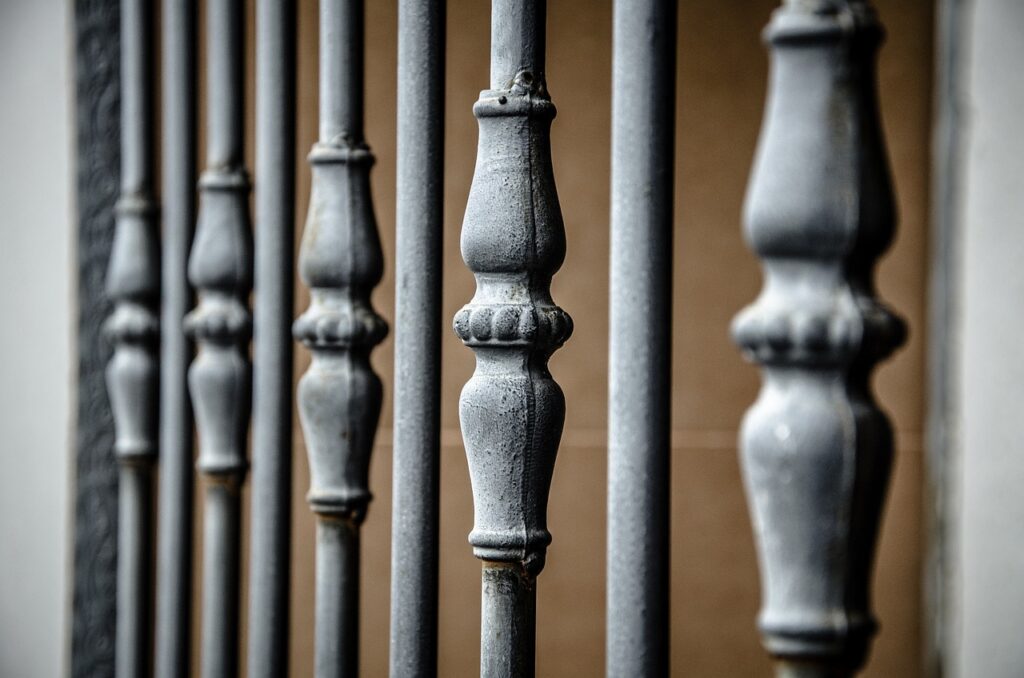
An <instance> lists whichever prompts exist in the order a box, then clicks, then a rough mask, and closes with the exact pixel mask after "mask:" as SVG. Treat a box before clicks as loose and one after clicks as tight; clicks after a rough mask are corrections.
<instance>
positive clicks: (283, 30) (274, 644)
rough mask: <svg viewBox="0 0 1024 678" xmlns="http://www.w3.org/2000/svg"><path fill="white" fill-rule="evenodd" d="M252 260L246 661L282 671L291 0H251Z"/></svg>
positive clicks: (265, 675)
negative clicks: (253, 114)
mask: <svg viewBox="0 0 1024 678" xmlns="http://www.w3.org/2000/svg"><path fill="white" fill-rule="evenodd" d="M256 185H257V186H259V190H258V191H257V192H256V220H255V228H256V242H255V245H256V261H255V264H256V268H255V290H256V294H255V302H254V304H255V306H254V309H253V360H254V371H253V427H252V515H251V530H250V532H251V540H252V541H251V551H250V559H249V563H250V564H249V568H250V575H249V618H248V641H249V646H248V662H247V665H248V667H249V675H250V676H251V677H252V678H273V677H276V676H285V675H287V673H288V591H289V584H290V576H289V575H290V567H289V562H290V558H289V551H290V545H291V544H290V541H291V482H292V473H291V470H292V454H291V451H292V398H291V393H292V340H291V322H292V313H293V294H294V284H293V282H292V281H293V277H294V265H293V263H292V262H293V257H294V249H295V245H294V243H295V3H294V1H293V0H258V2H257V3H256Z"/></svg>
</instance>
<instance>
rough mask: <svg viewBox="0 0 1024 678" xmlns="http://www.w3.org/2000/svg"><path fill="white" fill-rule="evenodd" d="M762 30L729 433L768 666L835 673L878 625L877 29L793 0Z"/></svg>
mask: <svg viewBox="0 0 1024 678" xmlns="http://www.w3.org/2000/svg"><path fill="white" fill-rule="evenodd" d="M766 38H767V40H768V43H769V44H770V46H771V51H772V69H771V77H770V83H769V95H768V96H769V98H768V105H767V108H766V113H765V121H764V127H763V129H762V132H761V141H760V145H759V148H758V152H757V157H756V159H755V163H754V170H753V174H752V177H751V181H750V188H749V192H748V195H747V204H746V215H745V222H746V224H745V230H746V236H747V240H748V242H749V243H750V245H751V247H752V248H753V249H754V251H755V252H757V254H758V256H759V257H760V258H761V260H762V262H763V266H764V274H765V286H764V289H763V290H762V292H761V295H760V297H759V298H758V299H757V301H756V302H755V303H754V304H753V305H752V306H750V307H749V308H747V309H746V310H744V311H743V312H742V313H741V314H740V315H739V316H738V317H737V319H736V321H735V323H734V325H733V335H734V337H735V339H736V341H737V343H738V344H739V345H740V346H741V347H742V348H743V351H744V353H745V354H746V356H747V357H748V358H749V359H750V360H752V361H755V362H757V363H760V365H761V366H762V377H763V386H762V389H761V394H760V396H759V397H758V399H757V402H756V403H755V404H754V405H753V407H751V408H750V410H749V411H748V412H747V415H746V418H745V419H744V422H743V431H742V435H741V448H742V462H743V471H744V476H745V481H746V488H747V495H748V498H749V501H750V507H751V514H752V517H753V523H754V533H755V535H756V537H757V546H758V554H759V558H760V563H761V575H762V608H761V615H760V624H759V625H760V628H761V633H762V635H763V639H764V644H765V647H766V648H767V650H768V651H769V652H770V653H771V654H772V655H773V656H774V657H775V658H776V659H777V660H778V662H779V664H778V666H779V673H778V675H780V676H785V677H787V678H796V677H799V678H825V677H828V678H836V677H839V678H842V677H845V676H852V675H853V674H854V673H855V672H856V671H857V670H859V669H860V667H861V666H862V665H863V664H864V662H865V660H866V658H867V653H868V647H869V645H870V640H871V636H872V635H873V634H874V632H875V627H876V624H875V619H874V616H873V614H872V612H871V601H870V594H869V587H870V582H871V570H872V566H873V562H874V553H875V542H876V537H877V533H878V527H879V520H880V515H881V509H882V502H883V499H884V496H885V491H886V487H887V484H888V480H889V469H890V465H891V461H892V444H893V443H892V429H891V427H890V425H889V421H888V419H887V418H886V416H885V414H884V413H883V412H882V411H881V410H880V409H879V407H878V405H877V404H876V403H875V401H874V397H873V395H872V393H871V387H870V379H871V373H872V371H873V369H874V366H875V365H876V364H877V363H878V362H879V361H880V360H882V359H884V358H886V357H887V356H888V355H889V354H890V353H891V352H892V351H893V350H894V349H895V348H896V347H897V346H899V345H900V344H901V343H902V342H903V340H904V335H905V328H904V325H903V322H902V321H901V320H900V319H899V318H897V317H896V316H895V315H893V314H892V312H890V311H889V310H888V309H887V308H886V307H885V306H884V305H883V304H882V303H881V302H880V301H879V300H878V298H877V297H876V296H875V293H874V281H873V273H874V268H875V263H876V261H877V260H878V258H879V256H881V254H882V253H883V252H884V251H885V249H886V248H887V247H888V246H889V242H890V241H891V240H892V235H893V224H894V221H895V215H894V205H893V194H892V187H891V183H890V177H889V168H888V162H887V159H886V153H885V145H884V142H883V137H882V130H881V123H880V120H879V112H878V104H877V95H876V91H875V77H876V76H875V55H876V52H877V49H878V46H879V43H880V42H881V39H882V28H881V26H880V24H879V23H878V19H877V18H876V16H875V13H874V11H873V10H872V9H871V8H870V6H869V4H868V3H867V2H858V1H855V0H813V1H812V0H790V1H788V2H786V3H785V4H784V5H783V7H782V8H780V9H778V10H777V11H776V12H775V15H774V16H773V18H772V21H771V23H770V24H769V26H768V30H767V32H766Z"/></svg>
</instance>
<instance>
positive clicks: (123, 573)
mask: <svg viewBox="0 0 1024 678" xmlns="http://www.w3.org/2000/svg"><path fill="white" fill-rule="evenodd" d="M152 501H153V478H152V475H151V467H150V465H148V464H143V465H139V466H133V465H130V464H122V465H121V468H120V473H119V486H118V522H117V531H118V537H117V538H118V560H117V664H116V675H117V676H118V678H122V677H123V676H140V677H141V676H145V675H147V673H148V672H149V610H150V602H149V601H150V598H151V591H150V586H149V584H150V574H149V572H150V567H151V565H152V561H151V558H150V553H151V552H152V528H151V521H152V516H153V510H152Z"/></svg>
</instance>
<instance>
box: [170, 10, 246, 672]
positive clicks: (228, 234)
mask: <svg viewBox="0 0 1024 678" xmlns="http://www.w3.org/2000/svg"><path fill="white" fill-rule="evenodd" d="M244 22H245V12H244V6H243V3H242V0H210V1H209V2H208V3H207V48H206V49H207V55H208V56H207V59H208V62H207V72H208V73H209V76H208V87H207V92H208V94H207V107H208V108H207V125H208V136H207V149H206V152H207V157H206V163H207V169H206V170H205V171H204V172H203V174H202V177H201V178H200V180H199V191H200V197H199V218H198V221H197V224H196V238H195V243H194V245H193V248H192V255H191V258H190V259H189V264H188V266H189V271H188V272H189V280H190V281H191V282H192V284H193V285H194V286H195V287H196V288H198V291H199V303H198V305H197V306H196V308H195V309H194V310H193V311H192V312H191V313H190V314H189V315H188V317H187V318H186V319H185V325H186V330H187V331H188V332H189V334H190V335H191V336H193V337H194V338H195V339H196V342H197V346H198V353H197V355H196V358H195V360H194V361H193V362H192V367H191V368H190V369H189V375H188V378H189V389H190V391H191V393H192V403H193V407H194V408H195V418H196V427H197V429H198V431H199V458H198V460H197V462H196V468H197V470H198V471H199V472H200V474H202V475H203V477H204V479H205V481H206V482H205V485H206V490H205V491H206V497H205V504H204V506H205V508H204V512H203V522H204V524H203V533H204V534H203V610H202V655H201V656H202V675H203V676H204V678H232V677H233V676H235V675H236V674H237V672H238V615H239V609H238V606H239V602H238V597H239V538H240V533H239V520H240V503H239V502H240V492H241V484H242V481H243V479H244V477H245V470H246V459H245V448H246V435H247V429H248V424H249V411H250V406H251V402H250V401H251V392H252V381H251V379H252V376H251V369H250V364H249V351H248V343H249V336H250V334H251V320H250V316H249V310H248V307H247V304H248V299H249V291H250V289H251V287H252V235H251V231H250V223H249V200H248V193H249V177H248V174H247V172H246V171H245V167H244V164H243V163H244V159H243V124H244V118H243V107H242V92H243V75H244V73H243V62H242V56H243V53H244V51H243V37H244V25H245V23H244Z"/></svg>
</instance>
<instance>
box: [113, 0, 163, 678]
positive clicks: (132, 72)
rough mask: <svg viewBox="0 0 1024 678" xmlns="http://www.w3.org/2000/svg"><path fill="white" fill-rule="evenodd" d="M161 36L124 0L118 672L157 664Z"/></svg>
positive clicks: (116, 377) (116, 289) (116, 378)
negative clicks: (156, 44) (156, 126)
mask: <svg viewBox="0 0 1024 678" xmlns="http://www.w3.org/2000/svg"><path fill="white" fill-rule="evenodd" d="M152 43H153V35H152V15H151V14H150V5H149V3H148V2H145V0H122V2H121V80H122V88H121V196H120V199H119V200H118V203H117V208H116V215H117V216H116V218H117V231H116V233H115V235H114V244H113V249H112V251H111V254H110V267H109V268H108V270H107V293H108V295H109V296H110V298H111V299H112V300H113V301H114V312H113V314H112V315H111V316H110V318H109V319H108V320H107V324H106V328H105V329H106V333H107V337H108V338H109V339H110V342H111V343H112V344H113V346H114V354H113V357H112V358H111V360H110V363H109V364H108V366H107V390H108V393H109V397H110V406H111V410H112V412H113V415H114V425H115V431H116V438H115V441H114V452H115V454H116V456H117V460H118V464H119V467H120V473H119V484H120V489H119V507H118V563H117V647H116V652H115V656H116V661H115V675H116V676H118V678H134V677H140V678H141V676H144V675H146V674H147V673H148V672H149V670H150V656H149V648H150V640H151V639H150V628H151V620H150V611H151V609H152V602H151V601H152V592H151V589H150V579H151V577H150V571H151V568H152V548H151V543H152V534H151V532H152V520H153V481H152V469H153V466H154V464H155V462H156V458H157V437H158V431H157V422H158V408H159V404H158V399H159V366H158V363H157V359H158V355H157V353H158V345H157V344H158V340H159V331H160V330H159V320H158V318H157V305H158V303H159V297H160V255H159V244H158V235H157V234H158V229H159V227H158V225H157V221H156V220H157V207H156V203H155V201H154V199H153V179H154V174H155V171H154V170H155V161H154V157H155V156H154V154H153V132H154V130H153V120H154V116H153V86H152V67H153V50H152Z"/></svg>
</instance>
